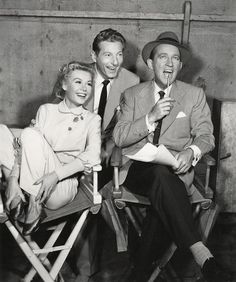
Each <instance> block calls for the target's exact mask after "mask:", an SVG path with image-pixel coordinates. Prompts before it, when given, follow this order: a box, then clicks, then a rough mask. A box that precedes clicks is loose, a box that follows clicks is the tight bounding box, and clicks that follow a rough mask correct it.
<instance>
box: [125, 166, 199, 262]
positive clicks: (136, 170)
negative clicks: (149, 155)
mask: <svg viewBox="0 0 236 282" xmlns="http://www.w3.org/2000/svg"><path fill="white" fill-rule="evenodd" d="M125 185H126V186H127V187H128V188H129V189H130V190H131V191H133V192H135V193H138V194H141V195H145V196H147V197H148V198H149V200H150V201H151V206H152V208H153V210H154V211H155V213H156V214H157V215H158V216H156V217H155V216H154V214H151V216H150V214H148V215H147V216H150V218H149V219H146V220H147V226H145V225H144V227H143V234H142V239H141V240H142V242H143V244H144V245H146V247H142V246H141V247H140V250H141V252H140V257H141V260H142V261H143V262H144V259H143V258H145V256H148V253H149V255H150V257H151V253H152V252H153V245H152V243H150V242H151V241H152V240H153V239H151V240H149V239H148V238H149V237H150V236H152V235H151V234H150V233H151V232H150V233H149V232H148V228H151V229H154V230H156V232H157V233H158V232H166V233H167V234H168V235H169V237H170V238H171V239H172V240H173V241H174V242H175V243H176V244H177V245H178V246H179V247H182V248H189V247H190V246H191V245H192V244H194V243H195V242H197V241H199V240H200V236H199V234H198V232H197V230H196V228H195V225H194V221H193V217H192V211H191V205H190V202H189V199H188V196H187V192H186V189H185V185H184V183H183V182H182V181H181V180H180V179H179V178H178V176H177V175H175V174H174V173H173V172H172V171H171V170H170V169H169V168H168V167H166V166H163V165H156V164H148V163H141V162H135V163H134V164H132V166H131V168H130V170H129V173H128V176H127V179H126V182H125ZM148 226H149V227H148ZM150 226H151V227H150ZM145 229H146V231H145ZM158 229H159V231H158ZM160 230H161V231H160ZM157 237H158V240H160V241H162V240H163V235H161V236H160V238H159V236H158V235H157ZM161 237H162V238H161ZM142 249H143V251H142ZM144 249H145V250H144ZM144 252H146V255H145V256H142V255H141V254H142V253H144Z"/></svg>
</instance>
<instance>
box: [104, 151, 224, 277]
mask: <svg viewBox="0 0 236 282" xmlns="http://www.w3.org/2000/svg"><path fill="white" fill-rule="evenodd" d="M111 164H112V166H113V167H114V179H113V182H109V183H108V184H107V185H106V186H105V187H104V188H103V189H102V191H101V193H102V195H103V197H104V198H105V199H108V200H109V203H110V205H111V206H113V214H115V216H113V221H114V223H113V225H114V226H118V227H119V228H118V229H117V230H116V229H115V231H116V237H117V238H118V240H119V241H121V242H123V245H124V246H125V247H124V250H127V246H128V235H127V227H123V226H122V224H121V222H120V221H119V216H118V213H116V209H118V210H121V209H124V211H125V213H126V215H127V218H128V220H129V221H130V222H131V223H132V225H133V227H134V229H135V230H136V231H137V234H138V236H141V224H142V220H143V215H144V213H145V207H148V206H149V205H150V202H149V200H148V199H147V198H146V197H144V196H141V195H138V194H134V193H131V192H130V191H129V190H128V189H127V188H126V187H125V186H124V185H120V184H119V168H120V166H121V149H120V148H117V147H116V148H115V150H114V151H113V155H112V159H111ZM212 166H215V160H214V159H213V158H212V157H211V156H209V155H205V156H204V157H203V158H202V160H201V162H200V163H199V164H198V166H197V167H196V169H195V178H194V183H193V185H194V186H193V194H192V195H191V197H190V202H191V204H192V205H193V207H194V209H193V216H194V218H195V219H197V221H198V227H199V232H200V234H201V237H202V241H203V242H206V240H207V238H208V235H209V233H210V231H211V229H212V228H213V226H214V223H215V220H216V218H217V215H218V213H219V211H220V208H219V205H218V204H216V203H215V201H214V193H213V191H212V189H211V188H210V187H209V177H210V169H211V167H212ZM139 207H144V209H142V208H141V212H140V208H139ZM176 249H177V247H176V245H175V244H174V243H172V244H171V246H170V247H169V248H168V249H167V251H166V252H165V254H164V255H163V257H162V258H161V259H160V260H159V261H158V262H157V263H156V267H155V270H154V272H153V273H152V275H151V276H150V278H149V280H148V282H153V281H155V279H156V278H157V276H158V275H159V274H160V272H161V271H162V270H163V269H164V268H165V267H166V266H167V265H168V266H169V264H168V262H169V261H170V259H171V258H172V257H173V255H174V253H175V251H176ZM169 268H170V269H171V270H172V272H173V269H172V268H171V267H169Z"/></svg>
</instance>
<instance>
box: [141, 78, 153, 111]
mask: <svg viewBox="0 0 236 282" xmlns="http://www.w3.org/2000/svg"><path fill="white" fill-rule="evenodd" d="M138 95H139V99H137V101H138V109H139V111H140V113H141V115H140V116H142V115H146V114H147V113H149V112H150V111H151V109H152V107H153V106H154V105H155V98H154V84H153V81H150V82H148V84H147V85H146V86H145V87H144V88H143V89H142V90H141V91H140V92H139V94H138Z"/></svg>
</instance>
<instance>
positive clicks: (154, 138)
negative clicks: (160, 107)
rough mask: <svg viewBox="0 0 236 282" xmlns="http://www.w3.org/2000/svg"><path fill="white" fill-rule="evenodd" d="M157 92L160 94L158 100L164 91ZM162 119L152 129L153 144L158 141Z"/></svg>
mask: <svg viewBox="0 0 236 282" xmlns="http://www.w3.org/2000/svg"><path fill="white" fill-rule="evenodd" d="M158 93H159V95H160V100H161V99H162V98H163V97H164V95H165V92H164V91H159V92H158ZM162 119H163V118H162ZM162 119H161V120H159V121H158V124H157V126H156V129H155V131H154V137H153V144H154V145H156V144H158V141H159V137H160V133H161V125H162Z"/></svg>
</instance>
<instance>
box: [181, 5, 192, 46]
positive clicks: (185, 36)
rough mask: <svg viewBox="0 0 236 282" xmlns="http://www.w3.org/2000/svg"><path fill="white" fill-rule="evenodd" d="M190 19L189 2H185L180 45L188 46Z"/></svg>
mask: <svg viewBox="0 0 236 282" xmlns="http://www.w3.org/2000/svg"><path fill="white" fill-rule="evenodd" d="M190 17H191V2H190V1H186V2H185V3H184V22H183V33H182V43H184V44H188V42H189V31H190Z"/></svg>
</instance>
